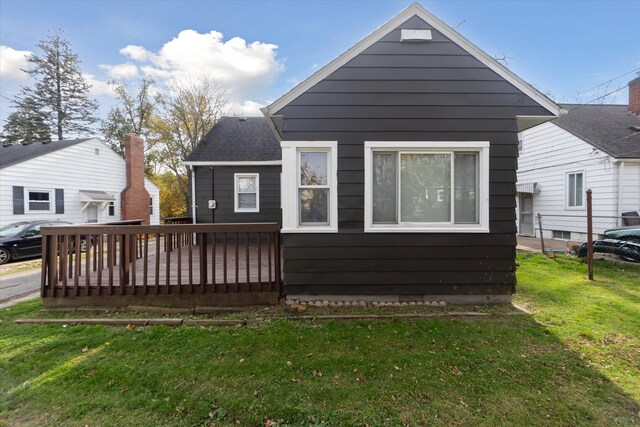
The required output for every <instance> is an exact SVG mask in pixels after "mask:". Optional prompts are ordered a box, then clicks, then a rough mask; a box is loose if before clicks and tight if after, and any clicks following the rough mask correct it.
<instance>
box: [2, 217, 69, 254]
mask: <svg viewBox="0 0 640 427" xmlns="http://www.w3.org/2000/svg"><path fill="white" fill-rule="evenodd" d="M63 225H72V224H71V223H70V222H65V221H57V220H40V221H21V222H14V223H13V224H9V225H7V226H5V227H2V228H0V265H2V264H6V263H7V262H9V261H11V260H19V259H24V258H33V257H38V256H40V255H42V236H41V235H40V228H41V227H56V226H63Z"/></svg>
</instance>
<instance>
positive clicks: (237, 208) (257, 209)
mask: <svg viewBox="0 0 640 427" xmlns="http://www.w3.org/2000/svg"><path fill="white" fill-rule="evenodd" d="M240 177H251V178H255V179H256V207H255V208H241V207H240V206H239V205H240V200H239V197H238V195H239V193H238V190H239V188H238V178H240ZM233 211H234V212H236V213H247V212H249V213H250V212H254V213H255V212H260V174H259V173H234V174H233Z"/></svg>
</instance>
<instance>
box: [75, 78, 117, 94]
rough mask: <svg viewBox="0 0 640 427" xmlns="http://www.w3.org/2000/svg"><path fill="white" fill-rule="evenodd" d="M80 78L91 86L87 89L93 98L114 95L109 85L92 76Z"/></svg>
mask: <svg viewBox="0 0 640 427" xmlns="http://www.w3.org/2000/svg"><path fill="white" fill-rule="evenodd" d="M82 77H84V80H85V81H86V82H87V83H88V84H89V85H90V86H91V88H90V89H89V94H91V95H94V96H97V95H110V96H114V95H115V92H114V91H113V88H112V87H111V86H110V85H109V83H108V82H104V81H102V80H98V79H96V78H95V76H94V75H93V74H83V75H82Z"/></svg>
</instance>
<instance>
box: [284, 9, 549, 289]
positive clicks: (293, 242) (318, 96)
mask: <svg viewBox="0 0 640 427" xmlns="http://www.w3.org/2000/svg"><path fill="white" fill-rule="evenodd" d="M401 28H411V29H416V28H431V27H430V26H429V24H427V23H426V22H424V21H422V20H421V19H419V18H417V17H413V18H411V19H410V20H408V21H407V22H405V23H404V24H402V25H401V26H400V27H398V29H396V30H393V31H391V32H390V33H389V34H387V35H386V36H384V37H383V38H382V39H381V41H379V42H376V43H374V44H373V45H372V46H371V47H369V48H368V49H366V50H365V51H364V52H363V53H362V54H360V55H358V56H357V57H355V58H353V59H352V60H350V61H349V62H347V63H346V64H345V65H344V66H343V67H341V68H340V69H338V70H336V71H335V72H333V73H332V74H331V75H329V76H328V77H327V78H325V79H324V80H323V81H321V82H319V83H317V84H316V85H315V86H313V87H312V88H310V89H309V90H308V91H307V92H305V93H304V94H302V95H300V96H299V97H298V98H296V99H295V100H293V101H292V102H291V103H290V104H288V105H287V106H285V107H284V108H282V110H280V111H279V112H278V114H282V115H283V116H284V125H283V126H284V127H283V139H284V140H291V141H312V140H318V141H322V140H325V141H338V153H337V154H338V186H337V187H338V231H339V232H338V233H335V234H286V235H283V246H284V271H285V281H286V284H285V291H286V292H287V293H293V294H298V293H308V294H323V293H324V294H376V293H379V294H455V293H459V294H508V293H511V292H512V290H513V286H514V285H515V275H514V269H515V262H514V257H515V244H516V234H515V232H516V225H515V218H516V212H515V194H516V189H515V181H516V169H517V166H518V165H517V159H516V158H517V154H518V151H517V134H516V131H517V125H516V120H515V117H516V115H544V114H548V112H546V110H544V109H543V108H542V107H541V106H539V105H538V104H536V103H535V102H534V101H533V100H531V99H530V98H529V97H527V96H526V95H524V94H523V93H522V92H520V91H519V90H518V89H516V88H515V87H514V86H513V85H511V84H510V83H508V82H507V81H505V80H504V79H502V78H501V77H499V76H498V75H497V74H496V73H495V72H494V71H492V70H490V69H489V68H487V67H485V66H484V65H483V64H481V63H480V62H479V61H478V60H477V59H475V58H474V57H472V56H471V55H469V54H467V53H466V52H464V51H463V50H462V49H461V48H460V47H459V46H457V45H455V44H454V43H452V42H451V40H449V39H447V38H446V37H444V36H443V35H442V34H440V33H438V32H437V31H435V30H434V31H433V32H432V33H433V41H432V42H430V43H401V42H400V41H399V40H400V30H401ZM364 141H489V142H490V145H491V147H490V159H489V167H490V174H489V181H490V187H489V193H490V195H489V196H490V197H489V198H490V209H489V219H490V221H489V223H490V224H489V225H490V233H486V234H465V233H393V234H382V233H364V172H363V170H364Z"/></svg>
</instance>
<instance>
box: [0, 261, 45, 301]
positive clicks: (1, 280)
mask: <svg viewBox="0 0 640 427" xmlns="http://www.w3.org/2000/svg"><path fill="white" fill-rule="evenodd" d="M39 289H40V269H35V270H27V271H21V272H19V273H13V274H7V275H4V276H0V302H2V301H4V300H7V299H10V298H14V297H17V296H19V295H24V294H27V293H31V292H34V291H38V290H39Z"/></svg>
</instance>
